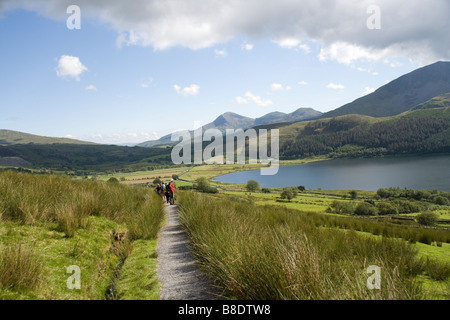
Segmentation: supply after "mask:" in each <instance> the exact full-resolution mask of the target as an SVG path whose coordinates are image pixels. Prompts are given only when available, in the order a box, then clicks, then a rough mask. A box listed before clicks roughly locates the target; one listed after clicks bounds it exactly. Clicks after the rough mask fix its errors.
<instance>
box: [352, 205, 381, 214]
mask: <svg viewBox="0 0 450 320" xmlns="http://www.w3.org/2000/svg"><path fill="white" fill-rule="evenodd" d="M354 213H355V214H356V215H358V216H376V215H377V214H378V210H377V208H376V207H374V206H373V205H371V204H369V203H367V202H361V203H360V204H358V206H357V207H356V209H355V212H354Z"/></svg>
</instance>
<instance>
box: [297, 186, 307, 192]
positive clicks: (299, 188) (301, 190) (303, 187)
mask: <svg viewBox="0 0 450 320" xmlns="http://www.w3.org/2000/svg"><path fill="white" fill-rule="evenodd" d="M297 189H298V190H300V192H304V191H305V190H306V188H305V186H298V187H297Z"/></svg>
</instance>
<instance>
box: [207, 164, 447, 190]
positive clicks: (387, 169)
mask: <svg viewBox="0 0 450 320" xmlns="http://www.w3.org/2000/svg"><path fill="white" fill-rule="evenodd" d="M248 180H256V181H258V182H259V184H260V186H261V187H263V188H282V187H288V186H299V185H304V186H305V187H306V188H307V189H315V190H317V189H319V188H321V189H323V190H338V189H355V190H372V191H376V190H378V189H379V188H389V187H401V188H411V189H416V190H417V189H429V190H432V189H438V190H441V191H450V155H432V156H431V155H430V156H414V157H413V156H404V157H384V158H376V159H335V160H328V161H319V162H313V163H308V164H302V165H293V166H283V167H280V168H279V171H278V174H276V175H274V176H262V175H260V170H256V171H242V172H235V173H230V174H227V175H223V176H220V177H216V178H215V179H214V181H221V182H227V183H237V184H245V183H247V181H248Z"/></svg>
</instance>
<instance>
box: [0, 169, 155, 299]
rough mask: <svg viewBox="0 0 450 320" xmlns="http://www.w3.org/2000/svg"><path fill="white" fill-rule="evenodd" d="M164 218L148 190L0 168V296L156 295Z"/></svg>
mask: <svg viewBox="0 0 450 320" xmlns="http://www.w3.org/2000/svg"><path fill="white" fill-rule="evenodd" d="M163 217H164V213H163V209H162V204H161V201H160V199H159V198H158V197H157V196H156V195H155V194H154V193H153V192H149V190H148V189H147V188H141V187H130V186H124V185H120V184H118V183H105V182H94V181H73V180H71V179H70V178H66V177H61V176H52V175H31V174H19V173H12V172H5V173H1V174H0V299H39V300H40V299H52V300H53V299H56V300H59V299H120V298H124V299H133V298H142V297H146V298H152V299H155V298H157V292H158V284H157V282H155V281H154V277H155V275H154V272H155V263H156V257H155V256H154V250H155V239H156V235H157V232H158V230H159V228H160V226H161V225H162V222H163ZM71 266H76V267H77V268H79V269H78V270H79V272H80V273H79V275H80V277H79V279H80V281H81V286H80V288H79V289H77V288H73V287H71V286H68V281H69V277H71V276H72V273H73V272H74V271H73V270H72V271H71V269H69V270H68V268H69V267H71ZM68 271H70V273H68ZM75 273H77V271H75ZM74 275H75V274H74ZM137 276H138V277H139V278H140V281H136V279H135V278H136V277H137ZM72 280H74V278H70V281H71V283H76V282H72Z"/></svg>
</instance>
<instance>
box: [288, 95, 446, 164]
mask: <svg viewBox="0 0 450 320" xmlns="http://www.w3.org/2000/svg"><path fill="white" fill-rule="evenodd" d="M433 101H439V103H438V104H435V105H434V106H435V107H431V106H432V103H433ZM442 104H445V105H446V104H450V99H448V98H447V99H444V98H443V97H442V96H440V98H438V97H435V98H432V99H430V100H429V101H427V102H426V103H424V104H422V105H420V107H419V106H418V108H417V109H415V110H410V111H407V112H404V113H402V114H399V115H396V116H392V117H384V118H375V117H370V116H364V115H358V114H350V115H343V116H339V117H334V118H327V119H320V120H316V121H307V122H299V123H295V124H292V125H288V126H283V127H281V128H280V157H281V159H284V160H288V159H300V158H304V157H313V156H319V155H327V156H328V157H332V158H333V157H334V158H337V157H346V158H348V157H376V156H383V155H399V154H430V153H449V152H450V107H442V106H441V105H442Z"/></svg>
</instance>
